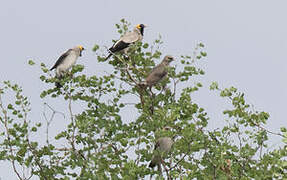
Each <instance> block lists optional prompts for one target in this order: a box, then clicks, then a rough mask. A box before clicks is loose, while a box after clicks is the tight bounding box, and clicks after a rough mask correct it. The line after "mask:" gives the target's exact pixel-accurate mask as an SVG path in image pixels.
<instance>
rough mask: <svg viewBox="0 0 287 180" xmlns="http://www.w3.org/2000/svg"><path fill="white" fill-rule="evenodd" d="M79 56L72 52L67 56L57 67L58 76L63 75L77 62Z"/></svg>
mask: <svg viewBox="0 0 287 180" xmlns="http://www.w3.org/2000/svg"><path fill="white" fill-rule="evenodd" d="M77 58H78V56H77V55H76V54H70V55H69V56H68V57H66V59H65V61H64V62H63V63H62V64H60V65H59V66H58V67H57V68H56V73H57V76H61V75H63V73H65V72H66V71H68V70H69V69H70V68H71V67H72V66H73V65H74V64H75V63H76V61H77Z"/></svg>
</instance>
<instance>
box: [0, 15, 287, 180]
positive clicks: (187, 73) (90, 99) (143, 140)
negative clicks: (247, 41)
mask: <svg viewBox="0 0 287 180" xmlns="http://www.w3.org/2000/svg"><path fill="white" fill-rule="evenodd" d="M129 26H130V24H129V23H128V22H127V21H125V20H121V23H120V24H116V28H117V30H118V32H119V33H120V34H123V33H124V32H126V31H127V30H128V29H129ZM162 44H163V42H162V40H161V38H160V37H159V39H156V40H155V41H154V42H152V43H151V44H149V43H147V42H139V43H136V44H134V45H132V46H131V47H130V48H129V51H128V55H122V54H115V55H114V56H113V57H112V58H111V59H110V60H108V61H106V60H105V58H104V57H103V56H102V55H101V54H100V50H101V48H100V46H99V45H95V47H94V49H93V50H94V51H95V52H96V54H97V57H98V62H99V63H103V64H106V66H110V67H111V69H112V70H111V71H110V73H109V74H107V75H103V76H98V75H93V76H87V75H85V74H83V73H82V71H83V69H84V66H83V65H76V66H74V67H73V68H72V70H71V73H70V74H67V76H65V78H63V79H61V84H63V88H61V89H57V88H55V87H54V85H53V84H54V83H55V82H56V79H55V78H54V77H53V75H52V74H51V73H50V72H49V70H48V68H47V67H46V65H45V64H43V63H42V64H41V65H40V66H41V69H42V73H43V75H41V77H40V79H41V81H43V83H47V84H51V88H50V89H47V90H45V91H43V92H42V93H41V95H40V98H43V99H45V98H61V97H63V98H64V99H63V101H67V102H68V107H67V109H68V111H69V115H68V116H69V119H70V123H69V125H68V126H67V127H65V128H63V130H62V132H60V133H59V134H58V135H56V136H55V137H53V138H55V140H56V141H58V142H65V147H62V146H59V145H57V143H55V144H53V143H51V142H50V141H49V138H50V137H49V134H48V130H49V128H50V127H49V125H50V123H51V120H52V119H53V118H54V115H55V114H56V113H59V112H57V111H55V110H54V109H53V108H52V107H50V106H49V105H47V104H46V106H47V107H48V108H49V109H50V110H51V111H52V112H53V114H52V116H51V118H50V119H49V118H47V117H46V116H45V118H46V120H47V123H46V125H45V126H47V127H46V128H47V136H46V142H45V143H44V145H43V143H40V142H36V141H32V140H31V138H30V137H31V136H32V135H37V133H39V131H38V129H39V128H40V127H42V126H43V125H42V124H41V123H39V122H38V123H37V122H34V121H32V120H30V119H29V118H28V116H27V114H28V113H29V112H30V103H29V101H28V99H27V97H25V96H24V95H23V94H22V89H21V87H19V86H18V85H13V84H11V83H10V82H9V81H6V82H4V83H3V88H2V89H1V91H0V109H1V113H0V122H1V125H2V127H3V131H2V132H1V137H2V139H1V141H0V142H1V144H0V148H1V152H0V159H1V160H8V161H9V162H11V164H12V166H13V169H14V172H15V173H16V175H17V177H18V178H19V179H28V178H29V177H32V176H38V177H40V179H72V178H76V179H119V178H122V179H141V178H145V177H149V176H155V177H156V178H157V179H161V178H168V179H175V178H181V179H250V178H254V179H284V178H287V175H286V174H287V161H286V153H287V152H286V147H287V146H286V142H287V130H286V128H284V127H282V128H281V132H280V133H274V132H271V131H269V130H267V129H266V128H264V125H265V124H266V122H267V121H268V119H269V114H268V113H266V112H258V111H256V110H254V108H253V107H252V106H251V105H250V104H248V103H247V102H246V100H245V97H244V94H243V93H241V92H238V90H237V89H236V88H234V87H231V88H226V89H220V88H219V85H218V84H217V83H216V82H214V83H212V84H211V85H210V89H211V90H215V91H217V92H219V94H220V96H221V97H223V98H225V99H227V102H229V103H230V105H231V106H232V108H231V109H226V110H224V111H223V114H225V115H226V118H227V119H228V120H227V125H226V126H224V127H218V128H217V129H213V130H210V129H208V128H207V125H208V123H209V117H208V114H207V112H206V111H205V110H204V108H202V107H200V106H199V105H198V104H197V103H196V102H194V100H193V99H192V98H191V95H192V94H193V93H194V92H196V91H199V90H200V88H201V87H202V84H201V83H200V82H195V81H194V79H195V78H194V77H196V76H202V75H204V70H203V69H201V68H199V67H197V66H196V62H198V61H201V60H202V59H204V58H205V57H206V56H207V53H206V52H205V51H204V45H203V44H202V43H199V44H198V45H197V46H196V47H195V50H194V53H193V55H192V56H188V55H183V56H180V57H178V58H176V63H175V64H177V65H176V66H173V67H170V68H169V69H168V71H169V73H168V78H165V79H164V80H163V81H161V82H160V83H159V84H157V85H156V86H155V87H153V89H152V90H149V89H146V88H144V87H142V86H140V84H141V82H143V81H144V79H145V77H147V75H148V73H149V72H150V71H151V69H152V68H153V67H154V66H155V62H158V61H159V60H160V59H161V58H162V57H163V55H162V53H161V51H160V46H161V45H162ZM29 64H30V65H34V64H35V63H34V62H33V61H32V60H30V61H29ZM11 94H13V95H14V98H15V100H14V101H12V100H11V98H9V100H8V101H7V102H8V103H5V102H4V99H3V97H5V96H9V95H11ZM131 100H132V101H133V102H132V103H131V102H130V101H131ZM74 103H78V104H79V103H80V104H81V107H82V109H81V111H80V113H76V114H74V111H73V108H72V105H73V104H74ZM127 111H129V112H131V113H132V112H134V113H135V114H136V118H135V119H132V118H130V117H131V116H130V114H124V113H123V112H127ZM167 126H168V127H170V128H171V130H170V131H168V132H167V131H164V130H163V129H164V127H167ZM272 134H273V135H276V136H279V137H281V138H282V140H283V142H284V145H283V146H282V147H279V148H277V149H275V150H273V151H269V152H267V151H265V150H266V149H267V147H268V146H267V140H268V137H269V136H270V135H272ZM163 136H168V137H172V138H173V139H174V144H173V148H172V150H171V152H170V153H169V154H168V155H167V156H166V157H165V159H164V163H163V164H162V166H163V169H164V171H163V172H161V171H159V170H157V169H150V168H148V163H149V161H150V160H151V158H152V155H153V148H154V144H155V142H156V140H157V138H159V137H163ZM40 144H42V145H40ZM19 166H22V167H25V168H26V169H27V170H29V174H23V173H21V172H20V168H19ZM26 172H27V171H26Z"/></svg>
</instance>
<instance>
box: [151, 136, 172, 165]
mask: <svg viewBox="0 0 287 180" xmlns="http://www.w3.org/2000/svg"><path fill="white" fill-rule="evenodd" d="M172 145H173V140H172V138H170V137H161V138H159V139H158V140H157V141H156V144H155V151H156V152H155V153H154V155H153V156H152V159H151V162H150V164H149V167H150V168H154V167H155V166H156V165H158V168H159V169H160V165H161V162H162V157H161V155H165V154H167V153H168V152H169V151H170V150H171V147H172Z"/></svg>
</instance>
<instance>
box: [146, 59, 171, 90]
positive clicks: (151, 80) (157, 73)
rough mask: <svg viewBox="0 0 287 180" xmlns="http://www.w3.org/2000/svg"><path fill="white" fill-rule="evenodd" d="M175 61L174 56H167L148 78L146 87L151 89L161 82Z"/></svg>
mask: <svg viewBox="0 0 287 180" xmlns="http://www.w3.org/2000/svg"><path fill="white" fill-rule="evenodd" d="M173 60H174V58H173V57H172V56H169V55H167V56H165V57H164V59H163V60H162V62H161V63H160V64H158V65H157V66H156V67H154V68H153V69H152V71H151V73H150V74H149V75H148V76H147V78H146V80H145V82H144V85H145V86H148V87H150V88H151V87H152V86H153V85H155V84H157V83H158V82H159V81H161V80H162V79H163V78H164V77H165V76H166V75H167V72H168V71H167V67H168V65H169V63H170V62H172V61H173Z"/></svg>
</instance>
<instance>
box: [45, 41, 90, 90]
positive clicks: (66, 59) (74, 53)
mask: <svg viewBox="0 0 287 180" xmlns="http://www.w3.org/2000/svg"><path fill="white" fill-rule="evenodd" d="M83 50H85V48H84V47H83V46H81V45H79V46H76V47H74V48H72V49H69V50H67V51H66V52H65V53H64V54H62V55H61V56H60V57H59V59H58V60H57V61H56V63H55V65H54V66H53V67H52V68H51V69H50V71H52V70H53V69H55V70H56V78H57V79H61V78H63V76H64V74H65V73H66V72H67V71H68V70H69V69H70V68H71V67H72V66H73V65H74V64H75V63H76V61H77V59H78V57H79V56H82V51H83ZM56 87H57V88H61V87H62V86H61V84H60V82H56Z"/></svg>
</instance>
